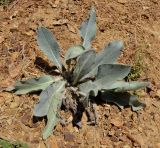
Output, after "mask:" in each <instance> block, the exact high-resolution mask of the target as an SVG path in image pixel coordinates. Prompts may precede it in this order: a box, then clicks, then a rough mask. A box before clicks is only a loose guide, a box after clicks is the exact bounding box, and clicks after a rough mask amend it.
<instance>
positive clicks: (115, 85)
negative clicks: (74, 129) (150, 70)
mask: <svg viewBox="0 0 160 148" xmlns="http://www.w3.org/2000/svg"><path fill="white" fill-rule="evenodd" d="M79 32H80V35H81V37H82V45H76V46H73V47H70V48H69V49H68V51H67V52H66V54H65V56H64V59H63V60H62V59H61V56H60V51H61V48H60V46H59V45H58V43H57V41H56V39H55V37H54V36H53V34H52V33H51V32H50V31H49V30H48V29H46V28H45V27H39V28H38V30H37V42H38V45H39V48H40V50H41V51H42V52H44V54H46V55H47V56H48V58H49V60H51V61H52V62H53V63H54V65H55V66H56V67H57V70H56V71H57V72H58V74H59V76H54V75H43V76H40V77H39V78H32V79H28V80H21V81H17V82H16V83H15V86H14V92H15V94H17V95H22V94H26V93H30V92H35V91H41V93H40V98H39V102H38V103H37V104H36V105H35V108H34V111H33V114H34V116H36V117H44V116H47V124H46V127H45V128H44V131H43V138H44V139H46V138H48V137H49V136H50V135H51V134H52V133H53V130H54V127H55V126H56V124H57V122H58V121H61V120H62V117H60V114H59V113H58V112H59V110H60V109H61V106H63V107H65V108H67V109H70V110H71V111H72V113H73V116H75V118H73V119H74V123H75V125H77V126H79V127H80V126H81V122H80V120H78V118H79V117H81V115H82V114H81V115H79V113H80V112H84V111H85V110H86V112H87V113H88V117H89V120H93V116H94V120H95V122H96V114H94V113H95V111H94V110H95V105H94V104H95V102H96V101H95V100H96V99H99V100H103V102H104V101H105V102H112V103H115V104H116V105H118V106H119V107H120V108H123V107H124V106H128V105H130V106H131V107H132V109H133V110H134V111H136V110H138V109H141V108H143V107H144V106H145V104H144V103H141V102H139V101H138V99H137V97H136V96H132V95H131V94H130V93H128V92H127V91H130V90H136V89H140V88H144V87H146V86H147V85H149V83H148V82H138V81H132V82H126V81H125V80H124V78H125V77H126V76H127V75H128V74H129V72H130V70H131V66H129V65H124V64H118V63H116V62H117V58H118V57H119V55H120V53H121V51H122V49H123V42H122V41H120V40H115V41H112V42H110V43H109V44H108V45H106V46H105V47H104V49H103V50H101V51H100V52H98V53H97V52H96V51H95V50H94V49H93V48H91V41H92V40H93V39H94V37H95V35H96V12H95V9H94V8H93V7H92V9H91V10H90V13H89V17H88V19H86V20H85V21H84V22H83V23H82V24H81V26H80V28H79ZM93 112H94V113H93ZM92 113H93V114H92ZM92 115H93V116H92ZM91 116H92V117H91ZM92 123H93V122H92Z"/></svg>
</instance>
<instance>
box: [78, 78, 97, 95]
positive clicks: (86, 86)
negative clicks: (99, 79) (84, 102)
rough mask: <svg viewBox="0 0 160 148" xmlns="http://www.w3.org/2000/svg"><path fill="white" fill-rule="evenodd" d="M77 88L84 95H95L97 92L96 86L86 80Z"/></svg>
mask: <svg viewBox="0 0 160 148" xmlns="http://www.w3.org/2000/svg"><path fill="white" fill-rule="evenodd" d="M78 88H79V91H81V92H83V93H84V94H85V95H86V96H87V95H92V96H97V94H98V87H97V85H95V83H93V82H92V81H87V82H85V83H82V84H80V85H79V86H78Z"/></svg>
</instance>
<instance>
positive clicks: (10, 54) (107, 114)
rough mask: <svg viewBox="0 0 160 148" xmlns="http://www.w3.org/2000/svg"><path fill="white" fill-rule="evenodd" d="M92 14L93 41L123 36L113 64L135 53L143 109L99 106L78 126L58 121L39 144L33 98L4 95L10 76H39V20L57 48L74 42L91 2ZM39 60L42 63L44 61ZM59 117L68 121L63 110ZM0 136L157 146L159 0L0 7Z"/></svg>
mask: <svg viewBox="0 0 160 148" xmlns="http://www.w3.org/2000/svg"><path fill="white" fill-rule="evenodd" d="M92 4H93V5H94V6H95V7H96V11H97V28H98V32H97V36H96V39H95V40H94V43H93V46H94V48H95V49H96V50H100V49H102V48H103V47H104V46H105V44H106V43H108V42H110V41H111V40H113V39H122V40H123V41H124V42H125V50H124V52H123V54H122V56H121V57H120V62H122V63H127V64H131V65H134V64H135V56H136V51H140V53H141V61H143V72H142V74H141V79H142V80H150V81H151V82H152V84H153V87H152V90H151V91H150V92H149V93H146V92H145V91H138V94H139V96H140V98H141V100H143V101H144V102H145V103H146V108H145V109H143V110H140V111H138V112H133V111H131V109H130V108H125V109H123V110H120V109H119V108H118V107H117V106H115V105H107V104H106V105H98V113H99V122H98V125H96V126H88V125H86V120H87V119H86V117H85V115H84V116H83V119H82V122H83V128H82V129H80V130H78V129H77V128H75V127H73V126H72V124H69V125H68V126H66V127H62V126H61V125H57V127H56V129H55V132H54V136H51V137H50V138H49V139H48V140H47V141H42V138H41V132H42V129H43V128H44V121H43V120H42V121H38V122H33V119H32V111H33V107H34V104H35V103H36V102H37V101H38V96H37V95H23V96H16V95H14V94H12V93H7V92H3V91H2V90H3V89H5V88H6V87H7V86H9V85H11V84H13V83H14V81H15V80H17V79H21V78H22V77H24V78H30V77H33V76H39V75H41V74H42V73H45V70H41V68H40V67H39V66H37V65H36V64H35V60H36V58H37V57H42V58H43V59H45V60H46V59H47V58H46V57H45V56H44V55H43V54H42V53H41V52H40V51H39V50H38V46H37V43H36V29H37V27H38V26H39V25H44V26H45V27H47V28H49V29H51V31H53V33H54V34H55V36H56V37H57V40H58V41H59V43H60V45H61V47H62V49H64V50H63V51H62V54H64V52H65V51H66V49H68V48H69V47H70V46H72V45H74V44H79V43H80V42H81V39H80V36H79V35H78V30H77V28H78V27H79V25H80V24H81V22H82V21H83V20H84V19H85V18H86V17H87V14H88V10H89V9H90V6H91V5H92ZM44 65H45V64H44ZM62 113H63V114H65V117H66V118H68V119H69V120H70V119H71V115H70V113H68V112H67V113H65V112H62ZM0 138H3V139H8V140H11V141H12V140H13V141H14V140H20V141H24V142H26V143H28V145H29V147H31V148H32V147H33V148H35V147H37V148H38V147H40V148H41V147H42V148H43V147H45V146H49V145H50V147H53V148H56V147H57V146H58V147H60V148H78V147H80V148H93V147H94V148H112V147H113V148H131V147H142V148H155V147H157V148H159V147H160V1H159V0H132V1H130V0H115V1H112V0H92V1H91V0H48V1H45V0H15V1H14V2H12V3H11V4H10V5H9V6H8V7H3V6H0Z"/></svg>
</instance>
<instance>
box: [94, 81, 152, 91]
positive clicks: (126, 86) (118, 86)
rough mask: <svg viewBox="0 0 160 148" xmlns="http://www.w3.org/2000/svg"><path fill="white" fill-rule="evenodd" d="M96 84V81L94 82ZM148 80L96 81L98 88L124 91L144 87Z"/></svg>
mask: <svg viewBox="0 0 160 148" xmlns="http://www.w3.org/2000/svg"><path fill="white" fill-rule="evenodd" d="M96 84H97V83H96ZM149 84H150V83H149V82H138V81H132V82H124V81H116V82H109V83H105V81H103V82H101V84H100V83H98V87H99V89H103V90H114V91H115V92H125V91H130V90H137V89H141V88H145V87H147V86H148V85H149Z"/></svg>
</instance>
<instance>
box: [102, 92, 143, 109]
mask: <svg viewBox="0 0 160 148" xmlns="http://www.w3.org/2000/svg"><path fill="white" fill-rule="evenodd" d="M101 99H102V100H103V101H106V102H111V103H114V104H116V105H117V106H119V107H120V108H121V109H123V108H124V107H125V106H128V105H130V106H131V107H132V110H133V111H137V110H140V109H142V108H144V107H145V104H144V103H142V102H140V101H139V100H138V97H137V96H133V95H131V94H129V93H127V92H117V93H114V92H107V91H105V92H102V93H101Z"/></svg>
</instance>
